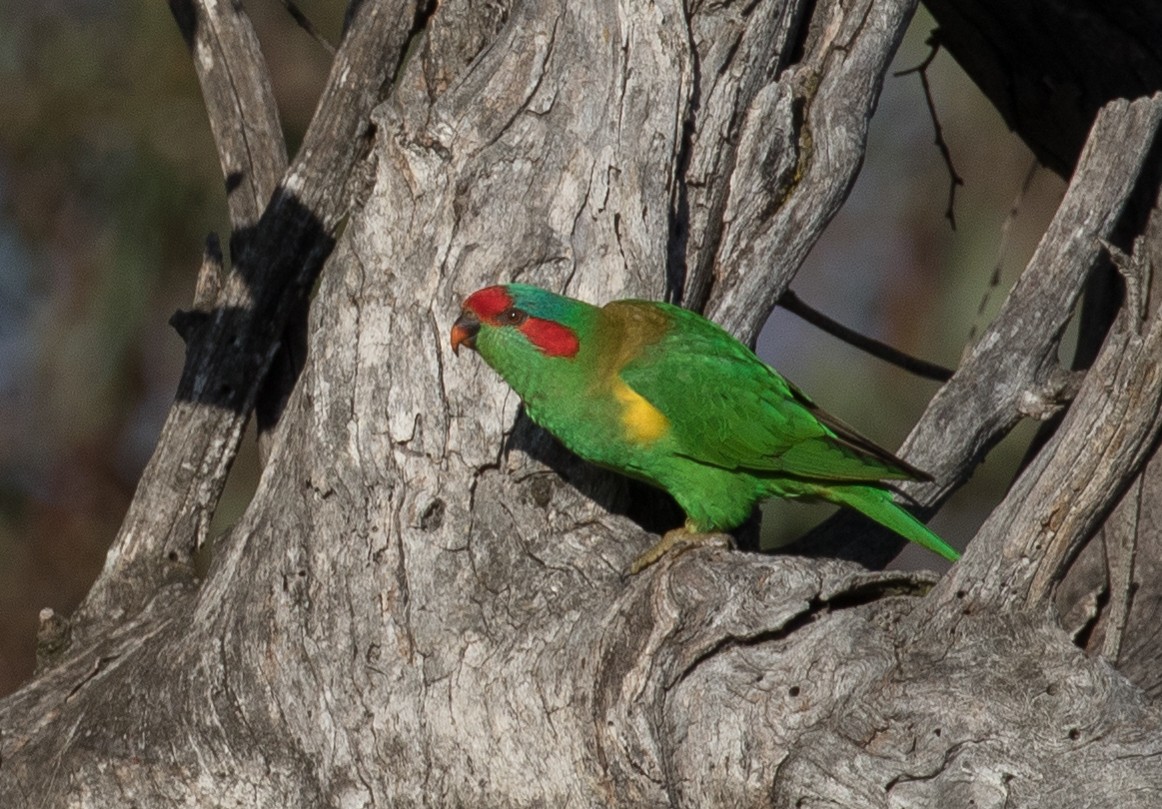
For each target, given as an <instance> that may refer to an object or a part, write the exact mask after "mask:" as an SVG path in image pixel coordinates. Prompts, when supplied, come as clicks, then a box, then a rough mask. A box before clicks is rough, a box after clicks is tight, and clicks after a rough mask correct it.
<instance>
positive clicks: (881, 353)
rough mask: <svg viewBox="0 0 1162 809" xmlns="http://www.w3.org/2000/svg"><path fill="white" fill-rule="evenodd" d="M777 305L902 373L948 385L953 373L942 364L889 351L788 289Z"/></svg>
mask: <svg viewBox="0 0 1162 809" xmlns="http://www.w3.org/2000/svg"><path fill="white" fill-rule="evenodd" d="M779 306H781V307H783V308H784V309H786V310H787V311H788V312H791V313H792V314H795V315H798V316H799V317H801V318H803V320H806V321H807V322H808V323H810V324H811V325H813V326H815V327H816V328H819V329H822V330H823V331H825V332H827V333H828V334H830V335H833V336H835V337H838V338H839V339H840V340H842V341H844V342H845V343H848V344H850V345H853V346H855V347H856V348H858V349H860V350H861V351H866V352H867V353H868V354H871V355H872V356H873V357H878V358H879V359H881V360H884V361H885V362H890V363H891V364H892V365H895V366H896V367H898V368H903V369H904V370H905V371H908V372H910V373H913V374H916V375H917V376H921V377H924V378H925V379H934V380H936V381H937V382H947V381H948V380H949V379H951V378H952V371H951V370H949V369H948V368H945V367H944V366H943V365H937V364H936V363H934V362H928V361H927V360H922V359H919V358H917V357H913V356H912V355H910V354H905V353H904V352H903V351H900V350H899V349H896V348H892V347H891V346H890V345H887V344H886V343H881V342H880V341H879V340H875V339H873V338H871V337H868V336H867V335H864V334H860V333H859V332H857V331H855V330H854V329H851V328H848V327H847V326H844V325H843V324H842V323H839V322H838V321H835V320H832V319H831V318H829V317H828V316H827V315H825V314H823V313H822V312H820V311H819V310H818V309H814V308H812V307H811V306H808V305H807V304H806V303H804V302H803V300H802V299H801V298H800V297H799V296H798V295H796V294H795V293H794V292H792V291H791V290H789V289H788V290H787V291H786V292H784V293H783V297H782V298H780V299H779Z"/></svg>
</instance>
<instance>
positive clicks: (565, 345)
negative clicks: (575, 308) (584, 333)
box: [520, 317, 581, 357]
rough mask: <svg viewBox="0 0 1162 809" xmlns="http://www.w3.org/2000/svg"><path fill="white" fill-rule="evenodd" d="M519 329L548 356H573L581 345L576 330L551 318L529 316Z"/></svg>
mask: <svg viewBox="0 0 1162 809" xmlns="http://www.w3.org/2000/svg"><path fill="white" fill-rule="evenodd" d="M520 330H521V332H523V333H524V335H525V336H526V337H528V338H529V342H530V343H532V344H533V345H534V346H536V347H537V348H538V349H540V352H541V353H542V354H544V355H545V356H548V357H574V356H576V355H577V350H578V349H579V348H580V347H581V344H580V343H579V342H578V340H577V334H576V332H574V331H573V330H572V329H570V328H568V327H567V326H562V325H561V324H560V323H554V322H553V321H551V320H541V319H540V318H539V317H530V318H528V319H527V320H525V322H524V323H522V324H521V326H520Z"/></svg>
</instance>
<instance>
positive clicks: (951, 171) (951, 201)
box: [893, 32, 964, 230]
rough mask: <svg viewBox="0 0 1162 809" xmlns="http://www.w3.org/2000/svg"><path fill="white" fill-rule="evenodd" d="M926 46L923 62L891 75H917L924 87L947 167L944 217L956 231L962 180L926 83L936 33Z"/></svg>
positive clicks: (936, 48) (937, 45)
mask: <svg viewBox="0 0 1162 809" xmlns="http://www.w3.org/2000/svg"><path fill="white" fill-rule="evenodd" d="M927 44H928V47H929V48H931V49H932V50H931V51H930V52H929V53H928V56H927V57H926V58H925V59H924V61H922V62H921V63H920V64H918V65H916V66H915V67H911V68H908V69H907V70H901V71H899V72H897V73H894V74H893V75H895V76H907V75H908V74H910V73H917V74H919V76H920V84H921V85H922V86H923V87H924V101H925V103H927V104H928V114H929V115H930V116H931V117H932V128H933V129H935V130H936V148H937V149H939V150H940V154H941V156H942V157H943V158H944V165H946V166H948V176H949V183H948V207H947V208H946V209H945V211H944V216H945V217H946V218H947V219H948V224H949V225H951V227H952V229H953V230H956V212H955V208H956V187H957V186H958V185H964V179H963V178H962V177H961V176H960V175H959V174H957V173H956V167H955V166H953V165H952V151H951V150H950V149H949V148H948V143H947V142H946V141H945V140H944V128H943V127H942V126H940V117H939V116H938V115H937V114H936V102H935V101H934V100H933V99H932V85H931V84H929V83H928V66H929V65H931V64H932V60H934V59H935V58H936V54H938V53H940V39H939V37H938V35H937V32H933V33H932V36H930V37H928V43H927Z"/></svg>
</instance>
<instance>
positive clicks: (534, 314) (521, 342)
mask: <svg viewBox="0 0 1162 809" xmlns="http://www.w3.org/2000/svg"><path fill="white" fill-rule="evenodd" d="M592 308H593V307H590V306H589V305H588V304H585V303H582V302H581V301H576V300H573V299H572V298H566V297H564V296H562V295H555V294H553V293H552V292H549V291H548V290H545V289H541V288H540V287H533V286H527V285H525V284H506V285H503V286H494V287H485V288H484V289H480V290H477V291H476V292H473V293H472V294H471V295H469V296H468V297H467V298H466V299H465V301H464V305H463V306H462V307H461V310H460V317H459V318H457V320H456V322H455V323H454V324H453V325H452V350H453V351H455V352H457V353H459V349H460V346H462V345H463V346H467V347H468V348H471V349H475V350H478V351H480V352H481V354H482V355H484V358H485V359H486V360H487V359H489V356H490V355H491V354H492V351H491V350H490V349H491V348H496V349H501V350H505V349H507V350H513V351H521V352H522V353H523V352H525V351H527V350H529V349H532V350H535V351H536V352H537V353H539V354H541V355H543V356H546V357H565V358H572V357H574V356H576V354H577V351H578V350H579V349H580V346H581V341H580V337H579V335H578V331H577V330H578V327H579V326H580V325H581V323H580V318H579V315H582V314H584V311H585V310H586V309H592ZM522 346H523V347H524V348H522Z"/></svg>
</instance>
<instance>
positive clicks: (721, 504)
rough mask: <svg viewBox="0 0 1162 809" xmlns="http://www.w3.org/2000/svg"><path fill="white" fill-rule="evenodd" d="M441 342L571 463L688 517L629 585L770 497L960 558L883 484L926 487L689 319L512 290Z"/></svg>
mask: <svg viewBox="0 0 1162 809" xmlns="http://www.w3.org/2000/svg"><path fill="white" fill-rule="evenodd" d="M451 340H452V349H453V351H454V352H456V353H457V354H458V353H459V347H460V346H462V345H464V346H467V347H469V348H472V349H475V350H476V351H477V352H478V353H479V354H480V356H481V357H482V358H483V359H484V361H485V362H486V363H488V364H489V365H490V366H492V368H493V369H495V370H496V371H497V373H499V374H500V375H501V376H502V377H503V378H504V380H505V381H506V382H508V384H509V385H511V386H512V388H513V389H514V390H515V391H516V392H517V393H518V394H519V395H520V397H521V399H523V400H524V404H525V410H526V412H527V413H528V415H529V417H530V418H531V419H532V420H533V421H534V422H535V423H537V424H539V425H540V426H541V427H543V428H545V429H546V430H548V431H549V432H550V433H552V434H553V435H555V436H556V437H557V438H558V439H560V441H561V442H562V443H563V444H564V445H565V446H566V447H568V448H569V449H570V450H572V451H573V452H575V453H576V454H577V455H579V456H581V457H582V458H584V459H585V460H587V461H591V462H593V463H597V464H600V465H601V466H605V467H608V468H610V469H614V470H616V471H618V472H621V473H623V474H626V475H630V476H632V477H635V478H639V479H641V480H644V481H647V482H648V483H652V484H653V485H655V486H658V487H659V488H661V489H664V490H665V491H667V492H669V493H670V495H672V496H673V498H674V499H675V500H676V501H677V502H678V505H679V506H681V507H682V509H683V510H684V511H685V512H686V525H685V527H684V529H677V530H676V531H671V532H669V533H668V534H667V535H666V538H665V539H663V540H662V541H661V542H659V543H658V544H657V545H655V546H654V548H652V549H651V550H650V551H647V552H646V553H645V554H643V555H642V556H641V557H639V558H638V560H637V561H636V562H635V563H634V565H633V568H632V570H633V571H634V572H637V571H638V570H640V569H641V568H643V567H645V566H646V565H648V564H651V563H652V562H653V561H655V560H656V559H658V558H660V557H661V555H662V554H663V553H665V552H666V551H667V550H668V549H669V548H670V547H672V546H673V545H676V544H681V545H687V544H696V543H697V542H698V541H699V540H698V539H697V537H706V536H713V535H716V534H718V533H720V532H724V531H727V530H729V529H731V528H734V527H736V526H738V525H739V524H741V523H742V522H743V521H744V520H746V519H747V518H748V517H749V516H750V514H751V512H752V510H753V509H754V507H755V505H756V504H757V503H758V502H759V501H760V500H763V499H765V498H768V497H785V498H790V499H793V500H825V501H827V502H830V503H835V504H838V505H841V506H847V507H848V508H853V509H855V510H856V511H860V512H862V513H864V514H866V515H867V516H868V517H870V518H871V519H873V520H875V521H876V522H878V523H880V524H881V525H884V526H886V527H887V528H890V529H891V530H893V531H895V532H896V533H898V534H900V535H901V536H903V537H904V538H906V539H909V540H911V541H913V542H917V543H919V544H920V545H923V546H924V547H925V548H928V549H929V550H932V551H935V552H936V553H938V554H940V555H941V556H943V557H944V558H946V559H951V560H953V561H955V560H956V559H958V558H959V554H957V552H956V551H955V550H953V549H952V548H951V547H949V546H948V545H947V544H946V543H945V542H944V541H943V540H942V539H940V537H938V536H937V535H936V534H934V533H932V531H930V530H928V528H927V527H925V525H924V524H923V523H921V522H920V521H919V520H917V519H916V518H915V517H913V516H912V515H911V514H909V513H908V512H907V511H905V510H904V509H902V508H901V507H900V506H898V505H896V504H895V503H894V502H893V501H892V495H891V492H890V491H889V490H888V489H887V488H885V487H884V486H883V484H882V482H881V481H883V480H884V479H896V480H925V479H930V478H929V477H928V476H927V475H926V474H925V473H923V472H921V471H920V470H918V469H915V468H914V467H912V466H909V465H908V464H907V463H905V462H904V461H901V460H900V459H899V458H896V457H895V456H893V455H892V454H891V453H889V452H888V451H887V450H884V449H882V448H881V447H879V446H877V445H876V444H874V443H873V442H871V441H870V440H868V439H867V438H864V437H863V436H861V435H859V434H858V433H856V432H855V431H854V430H852V429H851V428H850V427H847V426H846V425H844V424H843V423H842V422H840V421H839V420H837V419H835V418H834V417H832V416H830V415H828V414H827V413H825V412H824V411H822V410H821V409H819V407H817V406H816V405H815V403H814V402H812V401H811V400H810V399H809V398H807V396H805V395H804V394H803V393H802V391H800V390H799V389H798V388H796V387H795V386H794V385H792V384H791V383H790V382H788V381H787V380H786V379H784V378H783V377H782V376H780V375H779V373H778V372H777V371H775V370H774V369H773V368H771V367H770V366H768V365H766V364H765V363H763V362H762V361H761V360H760V359H759V358H758V357H756V356H755V355H754V352H752V351H751V350H750V349H749V348H747V347H746V346H745V345H743V344H742V343H740V342H739V341H738V340H736V339H734V338H733V337H732V336H730V335H729V334H728V333H727V332H726V331H724V330H723V329H722V328H720V327H719V326H718V325H716V324H714V323H712V322H710V321H709V320H707V319H706V318H704V317H702V316H701V315H699V314H697V313H695V312H691V311H689V310H687V309H682V308H680V307H677V306H671V305H670V304H666V303H658V302H654V301H640V300H622V301H613V302H611V303H608V304H606V305H605V306H602V307H598V306H593V305H592V304H588V303H585V302H583V301H578V300H574V299H572V298H566V297H564V296H561V295H556V294H554V293H552V292H549V291H547V290H544V289H541V288H539V287H534V286H527V285H524V284H508V285H505V286H491V287H486V288H484V289H481V290H478V291H477V292H474V293H472V294H471V295H470V296H468V298H467V299H466V300H465V301H464V305H463V309H462V311H461V314H460V317H459V319H457V321H456V323H455V324H454V325H453V326H452V335H451ZM691 540H693V541H691Z"/></svg>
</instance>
